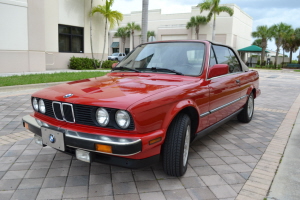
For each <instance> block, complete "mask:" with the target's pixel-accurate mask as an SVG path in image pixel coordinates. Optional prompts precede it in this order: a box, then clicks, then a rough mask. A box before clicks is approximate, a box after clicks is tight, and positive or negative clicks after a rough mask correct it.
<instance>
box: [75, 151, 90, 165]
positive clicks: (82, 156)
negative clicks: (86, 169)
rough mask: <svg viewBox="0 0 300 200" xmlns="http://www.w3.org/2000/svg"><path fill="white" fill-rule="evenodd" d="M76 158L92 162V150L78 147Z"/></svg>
mask: <svg viewBox="0 0 300 200" xmlns="http://www.w3.org/2000/svg"><path fill="white" fill-rule="evenodd" d="M76 158H77V159H78V160H81V161H84V162H88V163H89V162H91V157H90V152H88V151H83V150H80V149H76Z"/></svg>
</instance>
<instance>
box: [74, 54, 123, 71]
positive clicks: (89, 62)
mask: <svg viewBox="0 0 300 200" xmlns="http://www.w3.org/2000/svg"><path fill="white" fill-rule="evenodd" d="M94 62H95V63H96V67H97V68H99V66H100V61H99V60H97V59H94ZM94 62H93V59H91V58H82V57H74V56H73V57H71V58H70V64H69V68H70V69H76V70H85V69H95V67H94ZM116 62H117V61H112V60H106V61H103V63H102V68H104V69H111V66H112V64H113V63H116Z"/></svg>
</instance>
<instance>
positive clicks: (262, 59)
mask: <svg viewBox="0 0 300 200" xmlns="http://www.w3.org/2000/svg"><path fill="white" fill-rule="evenodd" d="M261 44H262V45H261V46H262V51H261V57H260V65H261V66H264V60H265V53H266V47H267V45H266V39H262V41H261Z"/></svg>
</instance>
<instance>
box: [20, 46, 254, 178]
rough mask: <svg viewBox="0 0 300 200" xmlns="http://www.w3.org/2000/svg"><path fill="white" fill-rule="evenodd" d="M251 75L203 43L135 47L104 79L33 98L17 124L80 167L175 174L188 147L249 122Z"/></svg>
mask: <svg viewBox="0 0 300 200" xmlns="http://www.w3.org/2000/svg"><path fill="white" fill-rule="evenodd" d="M259 95H260V89H259V75H258V72H256V71H252V70H249V69H248V68H247V66H246V65H245V64H244V63H243V62H242V61H241V59H240V58H239V56H238V54H237V53H236V52H235V51H234V50H233V49H232V48H230V47H229V46H226V45H220V44H215V43H212V42H209V41H163V42H153V43H146V44H141V45H139V46H138V47H136V48H135V49H134V50H133V51H132V52H130V53H129V54H128V55H127V56H126V57H125V58H124V59H123V60H122V61H121V62H120V63H118V64H117V66H113V68H112V71H111V72H110V73H108V74H107V75H105V76H102V77H96V78H90V79H85V80H79V81H73V82H68V83H65V84H61V85H57V86H54V87H49V88H47V89H43V90H41V91H38V92H36V93H34V94H33V95H32V97H31V102H32V107H33V110H34V112H33V113H32V114H31V115H27V116H25V117H24V118H23V124H24V127H26V128H27V129H28V130H30V131H32V132H33V133H34V134H35V137H34V139H35V142H36V143H37V144H39V145H42V146H50V147H52V148H55V149H57V150H59V151H62V152H65V153H68V154H72V155H74V156H76V158H77V159H79V160H82V161H85V162H101V163H106V164H111V165H117V166H122V167H127V168H141V167H145V166H149V165H151V164H153V163H156V162H157V161H159V159H161V160H162V163H163V168H164V171H165V172H166V173H167V174H169V175H172V176H182V175H183V174H184V173H185V172H186V169H187V163H188V157H189V147H190V144H191V142H193V141H195V140H196V139H198V138H200V137H202V136H204V135H206V134H208V133H209V132H211V131H212V130H213V129H214V128H216V127H218V126H220V125H221V124H223V123H225V122H227V121H228V120H230V119H231V118H232V117H235V116H237V119H238V120H239V121H241V122H244V123H247V122H250V121H251V119H252V116H253V113H254V100H255V98H256V97H258V96H259Z"/></svg>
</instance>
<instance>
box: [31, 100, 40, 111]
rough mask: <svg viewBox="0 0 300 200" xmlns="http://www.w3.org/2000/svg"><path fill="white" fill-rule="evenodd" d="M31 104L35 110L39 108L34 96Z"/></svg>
mask: <svg viewBox="0 0 300 200" xmlns="http://www.w3.org/2000/svg"><path fill="white" fill-rule="evenodd" d="M32 106H33V108H34V110H35V111H38V110H39V104H38V101H37V99H36V98H33V99H32Z"/></svg>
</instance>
